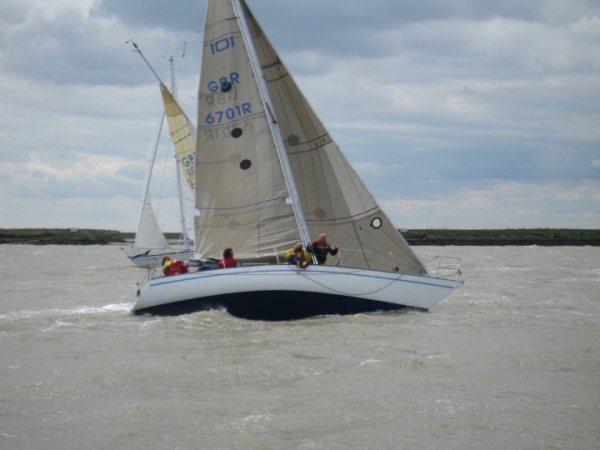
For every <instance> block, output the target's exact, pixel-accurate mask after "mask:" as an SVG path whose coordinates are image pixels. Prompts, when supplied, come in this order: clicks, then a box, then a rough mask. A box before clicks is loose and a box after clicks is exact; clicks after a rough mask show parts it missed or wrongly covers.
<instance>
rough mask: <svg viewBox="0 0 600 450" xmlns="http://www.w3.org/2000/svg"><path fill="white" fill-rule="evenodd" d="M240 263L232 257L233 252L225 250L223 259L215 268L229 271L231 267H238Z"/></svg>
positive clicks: (228, 249)
mask: <svg viewBox="0 0 600 450" xmlns="http://www.w3.org/2000/svg"><path fill="white" fill-rule="evenodd" d="M239 266H240V263H239V261H238V260H237V259H235V258H234V257H233V250H232V249H230V248H226V249H225V251H224V252H223V259H222V260H221V261H219V264H218V265H217V267H218V268H219V269H230V268H232V267H239Z"/></svg>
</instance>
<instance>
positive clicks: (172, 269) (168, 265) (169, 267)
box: [163, 259, 188, 277]
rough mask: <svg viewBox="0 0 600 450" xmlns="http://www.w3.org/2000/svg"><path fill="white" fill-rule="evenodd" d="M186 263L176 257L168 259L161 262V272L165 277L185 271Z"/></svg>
mask: <svg viewBox="0 0 600 450" xmlns="http://www.w3.org/2000/svg"><path fill="white" fill-rule="evenodd" d="M187 271H188V265H187V264H186V263H184V262H181V261H178V260H176V259H169V260H167V261H165V263H164V264H163V273H164V274H165V276H167V277H171V276H173V275H179V274H182V273H187Z"/></svg>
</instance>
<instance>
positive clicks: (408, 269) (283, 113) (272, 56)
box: [221, 0, 425, 275]
mask: <svg viewBox="0 0 600 450" xmlns="http://www.w3.org/2000/svg"><path fill="white" fill-rule="evenodd" d="M240 2H241V4H242V7H243V9H244V12H245V15H246V21H247V23H248V27H249V28H250V33H251V35H252V40H253V43H252V45H254V47H255V48H256V52H257V55H258V58H259V60H260V64H261V68H262V72H263V76H264V79H265V81H266V83H267V87H268V90H269V93H270V97H271V101H272V106H273V110H274V111H273V112H274V115H275V117H276V118H277V121H278V123H279V127H280V129H281V132H282V134H283V137H284V139H285V144H286V149H287V155H288V158H289V161H290V164H291V167H292V170H293V173H294V179H295V180H296V186H297V189H298V191H299V196H300V200H301V204H302V211H303V213H304V216H305V218H306V222H307V224H308V228H309V232H310V235H311V236H312V237H313V238H315V237H316V236H317V235H318V234H319V233H321V232H324V233H327V236H328V239H329V240H330V241H331V242H334V243H336V244H337V245H339V246H340V247H343V248H345V249H347V250H343V251H342V254H343V263H344V265H345V266H349V267H362V268H366V269H372V270H381V271H398V272H402V273H408V274H415V275H423V274H424V273H425V269H424V267H423V265H422V264H421V262H420V261H419V259H418V258H417V257H416V256H415V254H414V253H413V252H412V250H411V249H410V247H409V246H408V244H406V242H405V241H404V239H403V238H402V237H401V236H400V234H399V233H398V231H397V230H396V229H395V227H394V226H393V225H392V224H391V222H390V221H389V219H388V218H387V216H386V215H385V214H384V213H383V211H382V210H381V209H380V208H379V206H378V205H377V203H376V202H375V200H374V198H373V196H372V195H371V194H370V193H369V191H368V190H367V188H366V187H365V186H364V184H363V183H362V181H361V180H360V178H359V177H358V175H357V174H356V173H355V171H354V170H353V169H352V167H351V166H350V164H349V163H348V162H347V161H346V159H345V158H344V156H343V155H342V153H341V152H340V150H339V148H338V146H337V145H336V144H335V142H334V141H333V139H332V138H331V136H330V135H329V133H328V131H327V130H326V129H325V127H324V126H323V124H322V123H321V121H320V120H319V118H318V117H317V115H316V114H315V113H314V111H313V109H312V108H311V106H310V105H309V103H308V101H307V100H306V99H305V98H304V96H303V95H302V93H301V92H300V90H299V89H298V86H297V85H296V83H295V82H294V80H293V79H292V77H291V75H290V74H289V72H288V71H287V69H286V67H285V66H284V64H283V62H282V61H281V59H280V58H279V56H278V54H277V52H276V51H275V50H274V48H273V47H272V45H271V44H270V42H269V40H268V38H267V36H266V35H265V34H264V32H263V31H262V29H261V27H260V25H259V24H258V22H257V21H256V20H255V18H254V16H253V14H252V12H251V11H250V9H249V8H248V6H247V5H246V3H245V1H244V0H240ZM221 3H223V4H226V3H228V2H221Z"/></svg>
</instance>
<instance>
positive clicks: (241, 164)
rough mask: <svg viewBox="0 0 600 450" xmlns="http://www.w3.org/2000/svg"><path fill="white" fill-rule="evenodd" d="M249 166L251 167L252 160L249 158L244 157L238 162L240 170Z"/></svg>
mask: <svg viewBox="0 0 600 450" xmlns="http://www.w3.org/2000/svg"><path fill="white" fill-rule="evenodd" d="M250 167H252V161H250V160H249V159H245V160H243V161H242V162H241V163H240V169H242V170H248V169H249V168H250Z"/></svg>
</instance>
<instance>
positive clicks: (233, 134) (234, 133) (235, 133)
mask: <svg viewBox="0 0 600 450" xmlns="http://www.w3.org/2000/svg"><path fill="white" fill-rule="evenodd" d="M242 134H244V132H243V131H242V129H241V128H234V129H233V130H231V137H233V138H235V139H237V138H239V137H241V136H242Z"/></svg>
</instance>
